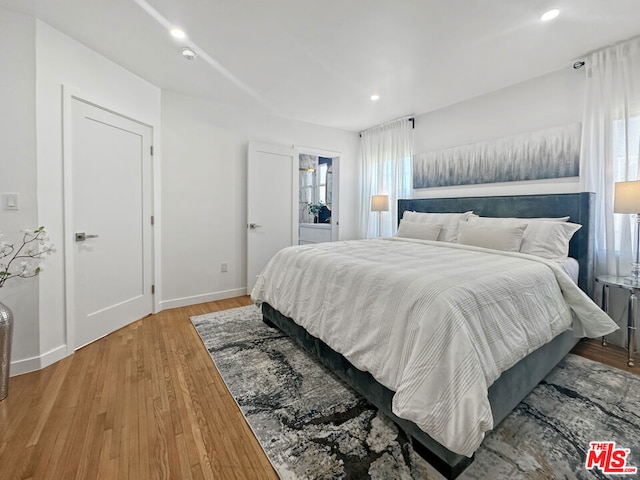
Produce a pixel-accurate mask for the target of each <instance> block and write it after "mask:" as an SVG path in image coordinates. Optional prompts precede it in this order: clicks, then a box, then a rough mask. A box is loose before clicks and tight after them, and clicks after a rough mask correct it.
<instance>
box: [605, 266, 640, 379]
mask: <svg viewBox="0 0 640 480" xmlns="http://www.w3.org/2000/svg"><path fill="white" fill-rule="evenodd" d="M596 284H600V285H601V286H602V304H601V305H600V307H601V308H602V310H604V311H605V312H606V313H609V289H610V288H612V287H613V288H621V289H623V290H626V291H627V292H629V308H628V311H627V354H628V357H627V365H629V366H630V367H633V365H634V364H633V354H634V350H635V347H636V313H637V308H638V293H640V284H632V283H631V282H630V281H629V279H628V278H626V277H618V276H616V275H600V276H599V277H597V278H596ZM606 344H607V342H606V340H605V338H604V337H602V345H606Z"/></svg>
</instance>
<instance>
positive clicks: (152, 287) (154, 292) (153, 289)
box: [151, 285, 156, 295]
mask: <svg viewBox="0 0 640 480" xmlns="http://www.w3.org/2000/svg"><path fill="white" fill-rule="evenodd" d="M155 294H156V286H155V285H151V295H155Z"/></svg>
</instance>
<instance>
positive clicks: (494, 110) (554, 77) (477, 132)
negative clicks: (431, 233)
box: [414, 66, 585, 198]
mask: <svg viewBox="0 0 640 480" xmlns="http://www.w3.org/2000/svg"><path fill="white" fill-rule="evenodd" d="M584 83H585V76H584V69H582V70H574V69H573V68H571V67H569V66H567V68H565V69H563V70H559V71H557V72H553V73H550V74H548V75H545V76H542V77H539V78H535V79H533V80H530V81H527V82H523V83H519V84H517V85H513V86H511V87H508V88H504V89H502V90H499V91H496V92H492V93H489V94H487V95H482V96H480V97H476V98H473V99H471V100H468V101H465V102H461V103H458V104H456V105H452V106H450V107H447V108H443V109H440V110H436V111H434V112H430V113H427V114H424V115H420V116H417V117H416V130H415V139H416V143H415V153H423V152H428V151H431V150H437V149H441V148H448V147H453V146H457V145H466V144H472V143H476V142H480V141H483V140H491V139H498V138H503V137H508V136H511V135H516V134H519V133H526V132H535V131H538V130H544V129H547V128H552V127H558V126H563V125H569V124H572V123H576V122H581V121H582V112H583V105H584ZM579 190H580V185H579V181H578V179H577V178H570V179H553V180H535V181H528V182H513V183H502V184H496V183H494V184H486V185H466V186H455V187H437V188H427V189H420V190H414V197H416V198H419V197H449V196H451V197H456V196H483V195H513V194H529V193H531V194H536V193H565V192H577V191H579Z"/></svg>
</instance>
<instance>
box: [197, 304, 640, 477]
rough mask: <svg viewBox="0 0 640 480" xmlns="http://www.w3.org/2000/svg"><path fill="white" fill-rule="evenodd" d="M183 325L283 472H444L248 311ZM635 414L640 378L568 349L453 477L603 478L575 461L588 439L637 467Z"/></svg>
mask: <svg viewBox="0 0 640 480" xmlns="http://www.w3.org/2000/svg"><path fill="white" fill-rule="evenodd" d="M191 320H192V322H193V324H194V326H195V328H196V330H197V331H198V333H199V334H200V337H201V338H202V340H203V343H204V345H205V346H206V348H207V350H208V351H209V353H210V354H211V357H212V359H213V361H214V362H215V365H216V366H217V368H218V370H219V371H220V373H221V374H222V377H223V378H224V380H225V382H226V384H227V386H228V388H229V390H230V391H231V393H232V395H233V396H234V397H235V399H236V401H237V403H238V405H239V406H240V408H241V410H242V412H243V413H244V415H245V417H246V419H247V421H248V422H249V425H250V426H251V428H252V429H253V431H254V433H255V434H256V436H257V438H258V440H259V441H260V444H261V445H262V447H263V448H264V450H265V452H266V453H267V456H268V457H269V459H270V460H271V462H272V464H273V465H274V467H275V468H276V470H277V471H278V474H279V475H280V477H281V478H283V479H287V480H288V479H354V480H355V479H357V480H360V479H367V478H372V479H385V480H389V479H441V478H442V477H441V476H440V475H439V474H438V473H437V472H436V471H435V470H434V469H433V468H432V467H431V466H430V465H429V464H427V463H426V462H425V461H424V460H423V459H422V458H421V457H419V456H418V455H417V454H416V453H415V452H414V451H413V448H412V447H411V445H410V443H409V442H408V439H407V437H406V436H405V435H404V434H403V432H402V431H399V430H398V429H397V428H396V427H395V424H393V423H392V422H391V421H390V420H388V419H387V418H386V417H384V416H382V415H381V414H379V413H378V412H377V410H376V409H375V407H372V406H371V405H369V404H368V403H367V402H366V401H365V400H364V399H362V398H361V397H360V396H359V395H358V394H356V393H355V392H354V391H352V390H351V389H350V388H349V387H347V386H346V385H344V384H343V383H342V382H341V381H340V380H338V379H337V378H336V377H334V376H333V375H332V374H331V373H330V372H329V371H328V370H326V369H325V368H324V367H323V366H321V365H320V364H319V363H317V362H316V361H314V360H313V359H312V358H311V357H310V356H308V355H307V354H306V353H304V352H303V351H302V350H300V349H299V348H298V347H297V346H296V345H295V344H294V343H293V342H292V341H291V340H289V338H287V337H286V336H285V335H284V334H282V333H281V332H280V331H278V330H276V329H273V328H270V327H267V326H266V325H265V324H264V323H263V322H262V316H261V314H260V312H259V311H258V309H257V308H256V307H254V306H248V307H241V308H236V309H232V310H225V311H222V312H217V313H211V314H207V315H201V316H198V317H193V318H192V319H191ZM639 415H640V377H638V376H635V375H632V374H629V373H627V372H624V371H622V370H618V369H615V368H611V367H607V366H605V365H602V364H600V363H597V362H592V361H590V360H586V359H584V358H582V357H578V356H575V355H569V356H568V357H567V358H566V359H565V360H564V361H563V362H562V363H561V364H560V365H558V367H556V369H555V370H554V371H553V372H552V373H551V374H550V375H549V376H548V377H547V378H546V379H545V380H544V381H543V382H542V383H541V384H540V385H538V387H536V389H535V390H534V391H533V392H531V394H529V396H528V397H527V398H526V399H525V400H524V401H523V402H522V403H521V404H520V405H519V406H518V407H517V408H516V410H515V411H514V412H512V413H511V415H509V416H508V417H507V418H506V419H505V420H504V421H503V422H502V423H501V424H500V425H499V426H498V428H497V429H495V430H494V431H492V432H490V433H489V435H487V437H486V438H485V440H484V442H483V444H482V446H481V447H480V449H479V450H478V452H477V453H476V459H475V461H474V462H473V463H472V464H471V466H470V467H469V468H468V469H467V470H465V472H464V473H463V474H462V475H461V476H460V477H458V478H460V479H487V478H489V479H492V480H499V479H556V478H567V479H573V478H577V479H587V478H602V479H605V478H611V477H610V476H609V475H605V474H603V473H602V472H601V471H600V470H598V469H593V470H587V469H586V468H585V459H586V456H587V451H588V449H589V442H591V441H614V442H616V446H617V447H623V448H629V449H630V453H629V454H628V456H627V466H638V467H640V417H639ZM638 477H640V475H639V476H638ZM615 478H635V477H634V476H627V477H623V476H616V477H615Z"/></svg>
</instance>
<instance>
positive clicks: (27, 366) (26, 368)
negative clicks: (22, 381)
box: [10, 345, 68, 377]
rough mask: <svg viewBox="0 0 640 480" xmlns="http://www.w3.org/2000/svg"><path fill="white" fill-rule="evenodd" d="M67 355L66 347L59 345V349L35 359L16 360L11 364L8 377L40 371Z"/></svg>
mask: <svg viewBox="0 0 640 480" xmlns="http://www.w3.org/2000/svg"><path fill="white" fill-rule="evenodd" d="M67 355H68V353H67V346H66V345H60V346H59V347H56V348H54V349H53V350H49V351H48V352H45V353H43V354H42V355H39V356H37V357H31V358H25V359H23V360H16V361H15V362H11V369H10V375H11V376H12V377H14V376H16V375H22V374H23V373H29V372H35V371H36V370H41V369H43V368H45V367H48V366H49V365H51V364H53V363H56V362H57V361H58V360H62V359H63V358H64V357H66V356H67Z"/></svg>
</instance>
